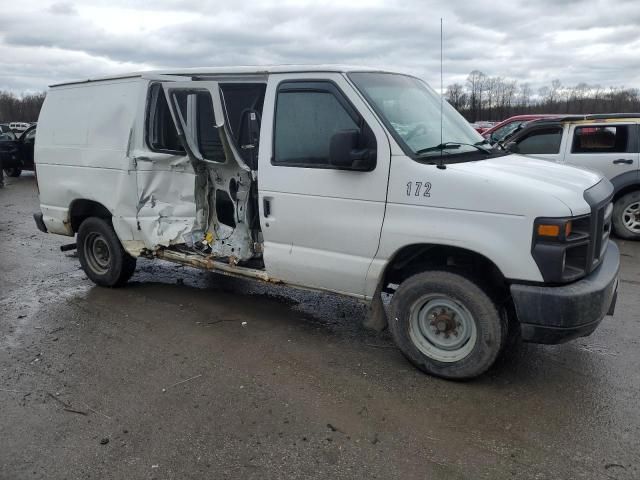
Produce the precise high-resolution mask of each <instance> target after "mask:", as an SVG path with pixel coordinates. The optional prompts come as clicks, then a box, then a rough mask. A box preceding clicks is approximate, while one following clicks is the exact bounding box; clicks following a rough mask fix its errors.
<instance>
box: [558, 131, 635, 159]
mask: <svg viewBox="0 0 640 480" xmlns="http://www.w3.org/2000/svg"><path fill="white" fill-rule="evenodd" d="M630 139H631V136H630V135H629V126H628V125H611V126H609V125H607V126H585V127H576V129H575V131H574V134H573V143H572V145H571V153H623V152H629V151H631V150H630V146H631V145H630V143H631V142H630Z"/></svg>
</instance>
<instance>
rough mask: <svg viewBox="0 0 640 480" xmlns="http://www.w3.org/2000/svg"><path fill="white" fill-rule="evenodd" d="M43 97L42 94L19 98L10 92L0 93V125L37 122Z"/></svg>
mask: <svg viewBox="0 0 640 480" xmlns="http://www.w3.org/2000/svg"><path fill="white" fill-rule="evenodd" d="M44 97H45V94H44V93H35V94H29V95H23V96H21V97H19V96H17V95H15V94H13V93H11V92H4V91H0V123H8V122H36V121H38V115H39V114H40V108H41V107H42V102H44Z"/></svg>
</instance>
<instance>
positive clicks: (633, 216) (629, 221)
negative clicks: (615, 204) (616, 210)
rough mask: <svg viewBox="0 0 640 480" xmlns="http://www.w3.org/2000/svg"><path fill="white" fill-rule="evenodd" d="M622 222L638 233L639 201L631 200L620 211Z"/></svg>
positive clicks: (639, 220)
mask: <svg viewBox="0 0 640 480" xmlns="http://www.w3.org/2000/svg"><path fill="white" fill-rule="evenodd" d="M622 223H624V226H625V227H627V229H629V230H631V231H632V232H634V233H640V201H636V202H633V203H631V204H629V205H627V207H626V208H625V209H624V211H623V212H622Z"/></svg>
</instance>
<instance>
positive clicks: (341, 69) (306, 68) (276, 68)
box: [49, 65, 399, 87]
mask: <svg viewBox="0 0 640 480" xmlns="http://www.w3.org/2000/svg"><path fill="white" fill-rule="evenodd" d="M298 72H334V73H335V72H337V73H347V72H380V73H399V72H392V71H389V70H383V69H380V68H371V67H364V66H354V65H244V66H236V67H195V68H176V69H167V70H146V71H142V72H132V73H124V74H120V75H109V76H104V77H94V78H86V79H82V80H73V81H68V82H61V83H54V84H52V85H49V86H50V87H59V86H62V85H73V84H78V83H89V82H98V81H104V80H120V79H125V78H139V77H142V76H143V75H185V76H201V75H267V74H270V73H298Z"/></svg>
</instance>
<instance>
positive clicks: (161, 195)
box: [136, 170, 198, 249]
mask: <svg viewBox="0 0 640 480" xmlns="http://www.w3.org/2000/svg"><path fill="white" fill-rule="evenodd" d="M194 184H195V176H194V175H193V174H192V173H191V174H189V173H186V172H174V171H168V170H156V171H153V170H145V171H139V172H138V195H139V198H138V205H137V214H136V218H137V229H138V230H139V233H140V236H141V238H142V240H143V241H144V243H145V244H146V246H147V248H150V249H155V248H157V247H158V246H169V245H175V244H180V243H184V238H183V237H184V235H186V234H187V233H189V232H190V231H191V230H192V229H193V228H194V224H196V222H197V217H198V216H197V208H196V197H195V194H194Z"/></svg>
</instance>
